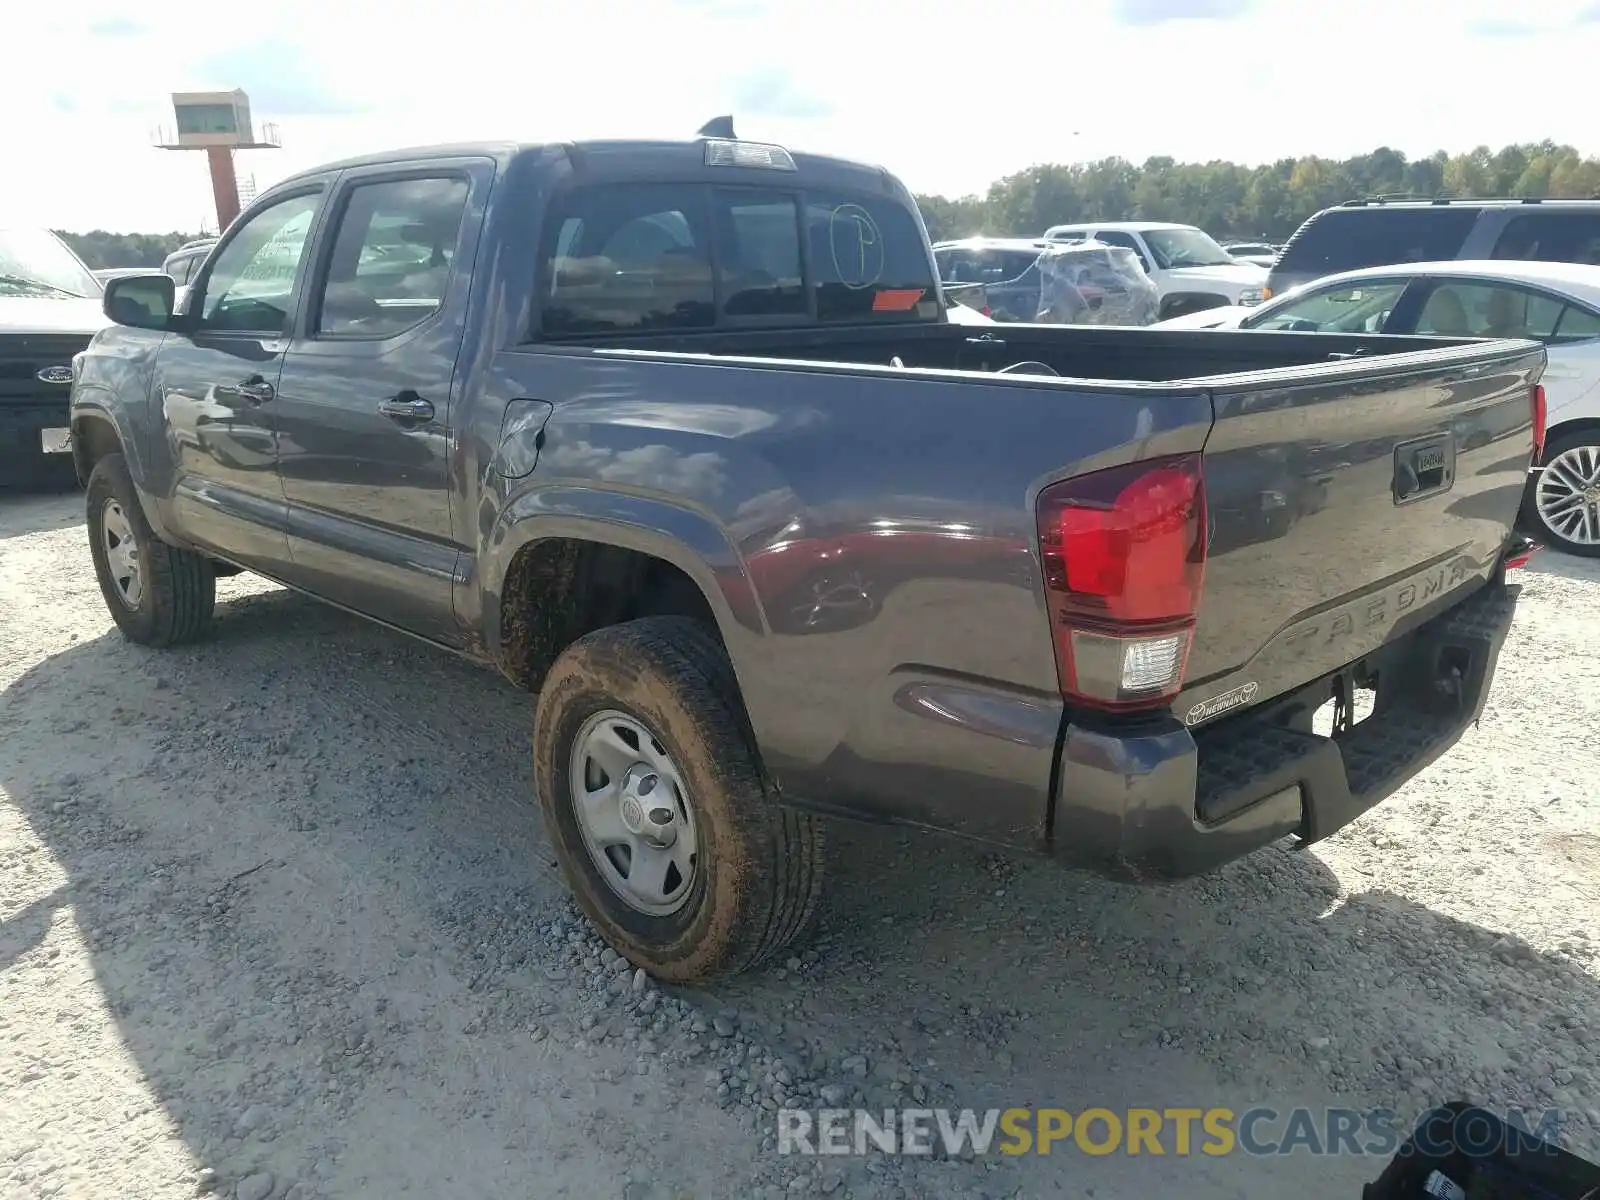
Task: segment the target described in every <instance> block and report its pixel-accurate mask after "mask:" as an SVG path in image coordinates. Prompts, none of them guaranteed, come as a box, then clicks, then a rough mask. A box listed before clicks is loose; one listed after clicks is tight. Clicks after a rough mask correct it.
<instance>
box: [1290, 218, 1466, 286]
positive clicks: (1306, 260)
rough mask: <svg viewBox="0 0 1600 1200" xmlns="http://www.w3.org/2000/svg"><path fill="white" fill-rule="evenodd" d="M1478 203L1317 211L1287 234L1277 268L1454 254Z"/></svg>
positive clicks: (1343, 267) (1323, 270)
mask: <svg viewBox="0 0 1600 1200" xmlns="http://www.w3.org/2000/svg"><path fill="white" fill-rule="evenodd" d="M1478 213H1479V210H1478V209H1476V208H1456V207H1454V206H1444V205H1440V206H1439V207H1436V208H1435V207H1430V208H1343V209H1339V208H1336V209H1333V210H1332V211H1331V212H1324V213H1319V214H1318V215H1317V216H1314V217H1312V218H1311V219H1310V220H1309V221H1307V222H1306V224H1305V225H1303V226H1301V228H1300V230H1299V232H1298V233H1296V234H1295V235H1294V237H1293V238H1292V239H1290V242H1289V245H1288V247H1287V248H1286V249H1285V250H1284V252H1283V255H1282V257H1280V258H1279V259H1278V263H1277V269H1278V270H1280V271H1289V272H1295V273H1299V272H1308V273H1311V274H1315V275H1332V274H1334V273H1335V272H1337V271H1353V270H1355V269H1356V268H1358V267H1387V266H1391V265H1396V264H1399V263H1413V262H1433V261H1438V260H1441V259H1451V258H1455V257H1456V255H1457V254H1458V253H1459V252H1460V250H1461V245H1462V243H1463V242H1465V241H1466V240H1467V234H1468V233H1470V232H1471V231H1472V226H1473V224H1474V223H1475V222H1476V221H1477V219H1478Z"/></svg>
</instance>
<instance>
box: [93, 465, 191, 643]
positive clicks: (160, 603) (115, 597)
mask: <svg viewBox="0 0 1600 1200" xmlns="http://www.w3.org/2000/svg"><path fill="white" fill-rule="evenodd" d="M85 492H86V493H87V495H88V505H89V510H88V514H87V515H88V525H89V554H90V557H91V558H93V559H94V573H95V575H96V576H97V577H98V578H99V580H100V591H101V593H102V594H103V595H104V596H105V601H106V607H107V608H108V609H110V610H111V619H112V620H113V621H115V622H116V623H117V628H118V629H120V630H122V633H123V635H124V636H125V637H127V638H128V640H129V641H133V642H138V643H139V644H140V645H141V646H177V645H181V644H183V643H184V642H192V641H194V640H196V639H197V638H200V637H202V636H204V635H205V633H206V631H207V630H209V629H210V627H211V618H212V615H213V613H214V612H215V610H216V602H217V577H216V574H215V572H214V571H213V569H212V566H211V560H210V559H208V558H205V557H204V556H202V555H199V554H195V553H193V552H192V551H189V550H180V549H178V548H177V547H176V546H169V545H167V543H165V542H163V541H162V540H161V539H160V538H158V537H157V536H156V534H155V531H154V530H153V529H151V528H150V522H149V521H147V520H146V519H145V515H144V509H143V507H142V506H141V505H140V503H139V493H138V491H137V490H136V489H135V488H134V486H133V478H132V477H131V476H130V475H129V474H128V464H127V461H126V460H125V459H124V458H123V457H122V455H120V454H107V455H106V456H105V457H103V458H102V459H100V461H99V462H97V463H95V466H94V470H93V471H92V472H91V473H90V475H89V482H88V486H87V487H86V488H85Z"/></svg>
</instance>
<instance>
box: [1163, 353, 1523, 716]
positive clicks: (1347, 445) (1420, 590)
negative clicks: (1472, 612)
mask: <svg viewBox="0 0 1600 1200" xmlns="http://www.w3.org/2000/svg"><path fill="white" fill-rule="evenodd" d="M1285 336H1292V335H1285ZM1312 336H1317V337H1320V336H1321V335H1312ZM1542 357H1543V352H1542V351H1539V350H1529V351H1519V350H1511V351H1508V352H1500V351H1496V352H1493V353H1492V354H1487V355H1486V354H1485V352H1484V350H1483V349H1482V348H1481V347H1480V346H1474V345H1466V346H1462V347H1460V348H1459V349H1449V350H1439V351H1431V352H1427V353H1423V354H1416V355H1403V356H1402V355H1394V356H1385V357H1383V358H1377V359H1372V360H1368V361H1365V362H1363V361H1361V360H1359V359H1357V360H1351V361H1349V362H1346V363H1341V364H1337V365H1331V366H1321V367H1315V368H1308V369H1307V372H1306V377H1305V379H1304V381H1303V382H1301V383H1298V384H1293V385H1290V386H1288V387H1275V388H1273V389H1272V390H1271V391H1265V390H1261V388H1260V385H1255V386H1252V385H1251V384H1250V382H1249V377H1248V376H1236V377H1234V379H1235V380H1237V382H1231V383H1230V382H1229V381H1228V380H1227V379H1226V378H1224V379H1222V380H1220V381H1218V382H1217V383H1216V384H1215V385H1214V391H1213V396H1214V403H1215V409H1216V424H1215V426H1214V428H1213V430H1212V434H1211V437H1210V438H1209V439H1208V441H1207V443H1206V450H1205V477H1206V497H1207V505H1208V509H1209V512H1210V521H1211V549H1210V554H1209V556H1208V558H1207V562H1206V574H1205V590H1204V594H1203V599H1202V603H1201V609H1200V613H1199V617H1198V629H1197V632H1196V637H1195V644H1194V650H1193V652H1192V654H1191V656H1190V661H1189V670H1188V674H1187V678H1188V680H1189V681H1190V682H1189V684H1188V685H1187V687H1186V689H1185V692H1184V695H1183V696H1182V697H1180V700H1179V705H1178V709H1177V711H1178V712H1179V713H1180V714H1181V713H1185V712H1187V711H1189V709H1190V708H1192V707H1193V706H1194V705H1195V704H1198V703H1201V702H1203V701H1206V700H1208V699H1213V698H1215V697H1217V696H1219V695H1224V694H1228V693H1230V692H1232V691H1233V690H1234V689H1237V688H1244V687H1247V686H1248V687H1250V688H1251V689H1252V690H1251V695H1252V696H1253V697H1255V698H1257V699H1266V698H1268V697H1270V696H1273V695H1276V694H1279V693H1281V692H1283V691H1285V690H1288V689H1289V688H1292V687H1295V686H1297V685H1299V684H1302V683H1305V682H1308V681H1310V680H1313V679H1316V678H1318V677H1319V676H1321V675H1324V674H1326V673H1328V672H1330V671H1333V670H1336V669H1337V668H1339V667H1341V666H1343V665H1345V664H1347V663H1350V662H1353V661H1355V660H1356V659H1359V658H1361V657H1362V656H1363V655H1365V654H1367V653H1370V652H1371V651H1373V650H1375V649H1376V648H1378V647H1379V646H1381V645H1383V644H1384V643H1385V642H1386V641H1388V640H1390V639H1391V638H1392V637H1394V636H1397V635H1398V634H1400V633H1403V632H1405V631H1406V630H1407V629H1409V628H1410V627H1412V626H1414V625H1415V624H1417V623H1419V622H1421V621H1423V620H1425V619H1427V618H1428V617H1430V616H1432V615H1434V614H1435V613H1437V612H1439V611H1441V610H1442V609H1443V608H1445V607H1447V606H1449V605H1450V604H1451V603H1453V602H1454V601H1455V600H1457V599H1460V598H1461V597H1462V595H1464V594H1465V592H1466V591H1467V590H1469V589H1470V588H1471V587H1472V586H1473V585H1474V584H1476V583H1479V582H1481V581H1482V580H1483V579H1486V578H1487V577H1488V575H1489V573H1490V571H1491V570H1492V569H1493V566H1494V563H1495V561H1496V558H1497V555H1498V553H1499V551H1500V549H1501V547H1502V545H1503V543H1504V540H1505V538H1506V536H1507V533H1508V531H1509V529H1510V527H1511V525H1512V523H1513V521H1514V520H1515V518H1516V515H1517V511H1518V508H1519V505H1520V503H1521V500H1522V495H1523V489H1524V485H1525V483H1526V480H1527V471H1528V465H1529V460H1530V458H1531V450H1532V434H1531V430H1530V424H1531V408H1532V406H1531V389H1532V383H1533V382H1534V380H1535V379H1536V377H1537V374H1538V371H1539V369H1540V365H1541V364H1540V360H1541V358H1542Z"/></svg>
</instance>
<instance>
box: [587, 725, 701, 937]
mask: <svg viewBox="0 0 1600 1200" xmlns="http://www.w3.org/2000/svg"><path fill="white" fill-rule="evenodd" d="M567 778H568V790H569V792H570V797H569V798H570V801H571V804H572V814H573V817H574V819H575V820H576V822H577V825H578V832H579V833H580V834H581V835H582V837H583V846H584V849H585V850H587V851H588V853H589V859H590V861H591V862H593V863H594V867H595V870H596V871H598V872H599V874H600V877H601V878H602V879H603V880H605V882H606V886H607V887H609V888H610V889H611V891H612V892H613V893H614V894H615V895H616V897H617V898H618V899H619V900H621V901H622V902H623V903H624V904H626V905H628V907H629V908H632V909H634V910H635V911H636V912H641V913H644V914H646V915H648V916H653V917H666V916H671V915H672V914H673V913H675V912H677V911H678V910H679V909H681V908H682V907H683V906H684V905H685V904H686V903H687V902H688V900H689V894H690V892H691V891H692V890H693V888H694V881H695V877H696V874H697V872H698V857H699V839H698V835H697V831H696V826H695V818H694V807H693V805H692V804H691V803H690V801H689V790H688V788H687V787H685V786H684V783H683V777H682V775H681V774H679V772H678V768H677V765H676V764H675V763H674V762H673V761H672V757H671V756H670V755H669V754H668V753H667V750H666V747H665V746H664V745H662V743H661V741H660V739H659V738H657V737H656V736H655V735H654V734H652V733H651V732H650V731H649V730H648V729H647V728H645V726H644V725H643V724H641V723H640V722H639V721H638V720H636V719H635V718H633V717H630V716H628V715H627V714H626V713H622V712H617V711H616V710H614V709H607V710H605V711H604V712H598V713H595V714H594V715H593V716H592V717H590V718H589V719H588V720H586V721H585V722H584V723H583V725H582V727H581V728H579V730H578V736H577V737H576V738H575V739H573V743H572V760H571V764H570V769H569V771H568V776H567Z"/></svg>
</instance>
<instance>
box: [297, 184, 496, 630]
mask: <svg viewBox="0 0 1600 1200" xmlns="http://www.w3.org/2000/svg"><path fill="white" fill-rule="evenodd" d="M492 178H493V172H492V164H490V163H488V162H487V161H485V160H477V159H469V160H462V161H459V162H457V161H446V162H436V163H430V164H429V165H428V166H427V167H426V168H417V169H409V170H402V171H397V170H396V169H395V168H394V167H393V166H392V165H390V166H386V167H381V168H370V169H366V170H363V171H350V172H347V173H346V174H345V176H344V177H343V178H342V179H341V182H340V190H339V195H338V196H337V197H336V199H335V202H334V205H333V207H332V209H331V210H330V211H331V213H332V216H331V218H330V227H329V232H328V233H327V234H326V235H325V236H324V237H322V238H321V239H320V240H321V244H322V246H323V250H322V252H321V253H320V254H319V263H318V269H317V271H316V277H315V282H314V284H313V285H312V286H311V288H310V289H309V291H308V295H309V296H310V300H309V303H308V304H307V305H306V306H305V309H306V311H305V313H304V314H303V316H302V318H301V320H300V322H299V332H298V334H297V335H296V337H295V338H294V340H293V342H292V343H291V344H290V347H289V351H288V354H287V355H286V356H285V359H284V366H283V372H282V374H281V376H280V378H279V383H278V399H277V401H276V406H277V407H276V414H277V419H278V421H279V423H280V431H281V439H280V460H279V463H280V473H281V475H282V478H283V488H284V494H285V497H286V499H287V501H288V505H289V511H288V525H289V549H290V554H291V556H292V558H293V561H294V567H293V570H294V574H293V576H292V582H294V583H295V584H297V585H298V586H301V587H304V588H306V589H307V590H309V591H311V592H313V593H315V594H316V595H319V596H322V597H325V598H326V599H329V600H332V601H334V602H335V603H338V604H343V605H345V606H347V607H349V608H352V609H355V610H356V611H358V612H361V613H363V614H366V615H368V616H372V617H376V618H378V619H379V620H383V621H386V622H388V623H389V624H392V625H395V626H398V627H400V628H402V629H406V630H409V631H411V632H413V633H418V634H421V635H422V636H424V637H427V638H430V639H432V640H434V641H438V642H443V643H445V644H447V645H455V644H459V642H460V626H459V624H458V623H457V621H456V619H455V610H454V603H453V596H454V584H455V576H456V571H457V567H458V563H459V562H460V559H461V550H460V547H459V546H458V545H457V540H456V538H455V537H454V536H453V531H452V527H451V520H450V487H449V485H450V453H451V447H452V444H453V443H452V437H451V413H450V401H451V385H452V382H453V379H454V375H455V366H456V356H457V353H458V352H459V350H460V348H461V338H462V332H463V329H464V325H465V318H466V307H467V292H468V288H469V284H470V279H469V276H470V273H471V267H472V263H471V261H470V259H471V257H472V252H473V249H474V248H475V247H476V245H477V235H478V223H479V221H480V219H481V217H480V214H481V211H482V210H481V198H482V195H483V193H484V192H485V191H486V190H487V187H488V185H489V183H490V182H491V181H492ZM475 192H476V193H477V196H478V199H477V200H475V201H474V203H473V204H472V205H470V206H469V204H468V199H469V196H472V195H473V194H474V193H475ZM469 213H470V214H471V215H470V216H469Z"/></svg>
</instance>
